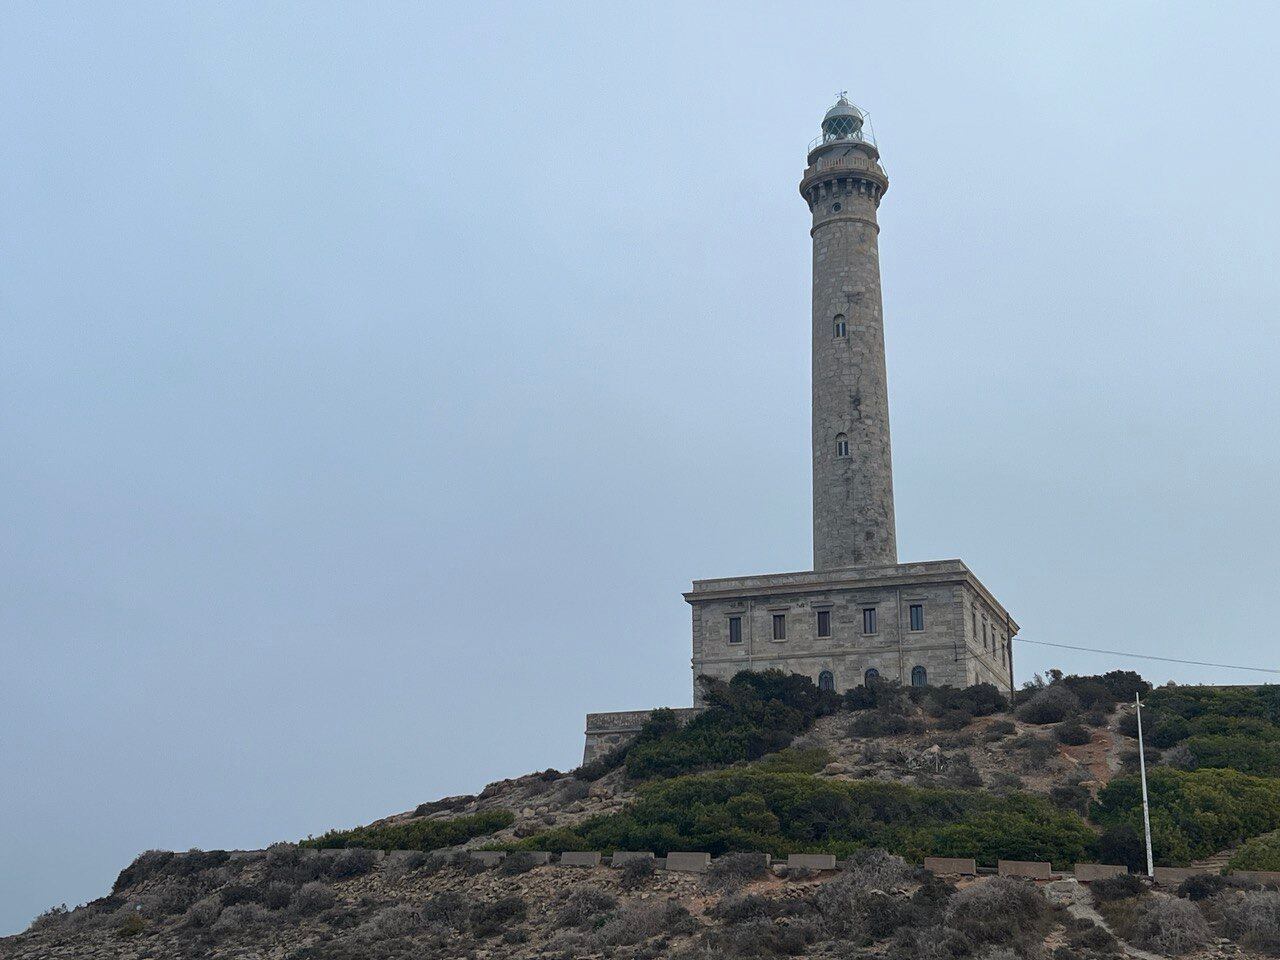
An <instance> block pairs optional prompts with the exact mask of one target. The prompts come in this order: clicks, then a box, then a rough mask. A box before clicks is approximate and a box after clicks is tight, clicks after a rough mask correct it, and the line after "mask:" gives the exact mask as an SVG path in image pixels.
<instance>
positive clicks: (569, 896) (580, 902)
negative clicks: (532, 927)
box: [556, 884, 618, 927]
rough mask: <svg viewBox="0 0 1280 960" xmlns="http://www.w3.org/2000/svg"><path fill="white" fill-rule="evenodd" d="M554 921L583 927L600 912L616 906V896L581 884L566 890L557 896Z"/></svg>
mask: <svg viewBox="0 0 1280 960" xmlns="http://www.w3.org/2000/svg"><path fill="white" fill-rule="evenodd" d="M559 905H560V906H559V909H558V910H557V911H556V923H557V924H558V925H559V926H564V927H585V926H589V925H590V924H591V922H592V921H593V920H594V919H595V918H596V917H598V916H600V914H602V913H608V912H609V911H610V910H613V909H615V908H616V907H617V906H618V898H617V897H615V896H613V895H612V894H610V893H607V892H605V891H604V890H601V889H600V888H599V887H593V886H590V885H586V884H584V885H581V886H577V887H573V888H571V889H569V890H566V891H565V892H564V893H563V894H561V895H560V897H559Z"/></svg>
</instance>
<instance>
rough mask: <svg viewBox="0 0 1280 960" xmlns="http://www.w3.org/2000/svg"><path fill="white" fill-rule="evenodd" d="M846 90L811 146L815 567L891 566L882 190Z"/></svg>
mask: <svg viewBox="0 0 1280 960" xmlns="http://www.w3.org/2000/svg"><path fill="white" fill-rule="evenodd" d="M879 161H880V152H879V151H878V150H877V149H876V145H875V143H874V142H872V140H871V139H870V138H869V137H868V135H867V133H866V132H865V130H864V120H863V116H862V113H861V111H859V110H858V108H857V107H855V106H854V105H853V104H852V103H850V102H849V101H848V99H846V98H845V97H844V96H843V95H842V96H841V97H840V99H839V100H838V101H837V102H836V104H835V106H833V107H832V108H831V109H830V110H828V111H827V113H826V116H825V117H823V119H822V134H821V135H820V136H819V137H818V138H817V139H816V140H815V141H814V142H813V143H812V144H810V146H809V156H808V163H807V165H806V168H805V172H804V179H803V180H801V181H800V194H801V196H803V197H804V199H805V201H806V202H807V203H808V204H809V210H810V212H811V213H812V215H813V229H812V230H811V235H812V237H813V567H814V569H815V570H831V569H835V568H839V567H859V566H867V565H872V564H874V565H880V564H892V563H897V562H898V545H897V539H896V536H895V533H894V519H893V466H892V462H891V458H890V449H889V395H888V389H887V386H886V382H885V359H884V318H883V310H882V307H881V299H880V251H879V245H878V239H877V238H878V235H879V233H880V227H879V225H878V224H877V223H876V209H877V208H878V207H879V206H880V198H881V197H882V196H884V192H885V190H887V189H888V187H889V180H888V178H887V177H886V176H885V175H884V170H883V169H881V167H880V162H879Z"/></svg>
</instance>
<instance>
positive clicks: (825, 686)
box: [818, 670, 836, 690]
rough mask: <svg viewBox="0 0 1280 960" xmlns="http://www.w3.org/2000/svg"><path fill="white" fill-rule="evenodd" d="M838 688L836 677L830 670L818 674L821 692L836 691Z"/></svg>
mask: <svg viewBox="0 0 1280 960" xmlns="http://www.w3.org/2000/svg"><path fill="white" fill-rule="evenodd" d="M835 688H836V678H835V675H834V674H833V673H832V672H831V671H830V670H823V671H822V672H821V673H820V674H818V689H819V690H834V689H835Z"/></svg>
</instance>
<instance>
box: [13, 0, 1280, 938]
mask: <svg viewBox="0 0 1280 960" xmlns="http://www.w3.org/2000/svg"><path fill="white" fill-rule="evenodd" d="M690 7H693V8H694V9H690ZM1278 27H1280V21H1278V15H1277V13H1276V8H1275V7H1274V6H1272V5H1270V4H1265V3H1257V4H1229V3H1219V4H1210V5H1206V4H1203V3H1194V4H1193V3H1180V4H1178V3H1123V4H1114V3H1108V4H1099V5H1089V4H1078V3H1073V4H1063V5H1061V6H1059V7H1053V6H1050V5H1048V4H1025V3H1020V2H1018V3H1008V4H994V5H987V4H978V5H975V4H969V3H966V4H955V3H940V4H936V5H935V4H889V5H885V4H882V3H878V4H865V5H864V4H860V3H846V4H843V5H839V6H837V7H830V8H823V9H821V10H817V9H808V10H801V9H798V8H796V7H795V6H794V5H791V4H778V5H776V6H772V5H770V6H758V5H751V4H747V5H743V4H741V3H734V4H723V5H721V4H710V3H707V4H697V5H690V4H671V5H663V4H657V5H641V6H636V5H635V4H625V5H609V4H595V3H593V4H585V3H584V4H581V5H573V6H569V5H553V4H536V5H534V4H530V5H527V6H514V5H510V6H509V5H499V6H489V7H485V6H483V5H479V4H465V5H458V6H453V7H449V6H446V5H444V4H418V3H407V4H403V5H393V4H385V3H377V4H366V3H361V4H350V5H332V6H330V5H324V4H320V3H306V4H295V5H287V4H269V5H268V4H260V3H220V4H171V3H155V4H146V3H141V2H138V3H130V4H88V3H73V4H58V5H55V4H46V3H10V4H5V5H4V7H3V10H2V11H0V130H2V131H3V133H2V134H0V642H2V643H3V664H2V665H3V669H2V670H0V761H2V763H0V768H2V770H3V774H2V775H3V787H2V789H0V933H3V932H11V931H16V930H17V929H19V928H21V927H23V926H25V924H26V923H27V922H28V921H29V920H30V919H31V918H32V917H33V916H34V915H35V914H36V913H37V912H39V911H40V910H42V909H44V908H46V907H48V906H50V905H51V904H54V903H59V902H62V901H66V902H67V903H69V904H72V905H74V904H75V903H77V902H80V901H84V900H87V899H89V898H91V897H95V896H100V895H102V894H104V893H106V892H107V890H108V889H109V887H110V884H111V881H112V879H113V878H114V877H115V874H116V872H117V871H118V870H119V869H120V868H121V867H123V866H124V865H125V864H126V863H128V862H129V860H131V859H132V858H133V857H134V856H135V855H136V854H137V853H138V852H139V851H141V850H143V849H146V848H151V847H162V848H171V849H186V848H189V847H193V846H199V847H204V848H212V847H231V848H235V847H256V846H261V845H264V844H267V843H269V842H272V841H275V840H280V839H296V838H299V837H304V836H306V835H308V834H310V833H318V832H321V831H323V830H325V829H326V828H329V827H333V826H349V825H352V824H355V823H358V822H364V821H368V820H370V819H372V818H375V817H378V816H381V815H384V814H387V813H390V812H393V811H399V810H404V809H406V808H409V807H412V806H414V805H415V804H417V803H419V802H421V801H423V800H428V799H432V798H436V797H439V796H441V795H445V794H454V793H461V792H473V791H476V790H479V789H480V788H481V787H483V786H484V784H485V783H486V782H488V781H490V780H494V779H497V778H500V777H503V776H510V775H516V774H519V773H523V772H527V771H529V770H533V769H540V768H544V767H548V766H555V767H560V768H569V767H572V766H574V765H575V763H576V762H577V761H578V760H579V758H580V754H581V749H582V725H583V715H584V714H585V713H586V712H588V711H592V710H602V709H625V708H641V707H649V706H653V705H659V704H671V705H680V704H688V703H689V702H690V695H691V691H690V677H689V614H688V607H687V606H686V604H685V603H684V602H683V600H682V599H681V597H680V593H681V592H682V591H683V590H686V589H688V586H689V582H690V580H691V579H693V578H702V577H714V576H727V575H732V574H744V573H765V572H775V571H783V570H800V569H807V568H808V567H809V566H810V560H811V553H810V551H811V543H810V520H809V511H810V489H809V484H810V476H809V470H810V466H809V454H808V445H809V406H808V405H809V332H808V331H809V282H810V280H809V257H810V249H809V236H808V212H807V210H806V208H805V205H804V203H803V202H802V200H801V199H800V197H799V195H798V193H797V191H796V184H797V183H798V181H799V178H800V175H801V172H802V168H803V165H804V154H805V146H806V144H807V143H808V142H809V140H810V139H811V138H812V137H813V136H814V135H816V133H817V132H818V131H817V125H818V121H819V119H820V118H821V116H822V113H823V111H824V110H825V109H826V108H827V107H828V106H829V105H830V104H831V102H832V101H833V100H834V97H835V94H836V93H837V91H839V90H842V89H847V90H849V93H850V96H851V97H852V99H854V100H855V102H857V103H859V104H860V105H862V106H863V107H864V108H865V109H866V110H868V111H869V112H870V114H871V117H872V122H873V123H874V126H875V132H876V134H877V135H878V137H879V140H880V145H881V149H882V152H883V156H884V162H885V166H886V168H887V170H888V173H889V176H890V179H891V184H892V185H891V187H890V190H889V193H888V195H887V197H886V198H885V201H884V204H883V206H882V207H881V215H880V220H881V225H882V230H883V232H882V235H881V255H882V263H883V271H884V289H885V317H886V335H887V340H888V365H889V386H890V402H891V407H892V416H893V441H894V468H895V471H896V474H895V481H896V484H895V485H896V491H897V515H898V541H899V546H900V551H901V554H902V558H903V559H904V560H931V559H939V558H948V557H961V558H963V559H964V560H965V561H966V562H968V563H969V565H970V566H971V567H972V568H973V569H974V570H975V571H976V573H977V574H978V576H979V577H981V578H982V580H983V581H984V582H985V583H986V584H987V586H989V587H990V588H991V589H992V591H993V592H994V593H995V594H996V595H997V596H998V597H999V598H1000V599H1001V600H1002V601H1003V602H1004V603H1005V604H1007V606H1008V607H1009V609H1010V611H1011V612H1012V613H1013V615H1014V616H1015V617H1016V618H1017V619H1018V620H1019V621H1020V622H1021V623H1022V625H1023V636H1024V637H1025V638H1027V639H1028V640H1042V641H1049V642H1054V643H1068V644H1080V645H1085V646H1099V647H1104V648H1108V649H1122V650H1130V651H1134V652H1145V653H1154V654H1160V655H1165V656H1173V657H1184V658H1189V659H1199V660H1213V661H1225V662H1238V663H1242V664H1255V665H1262V666H1270V667H1275V666H1277V665H1278V664H1277V650H1278V649H1280V644H1277V638H1276V634H1275V628H1276V623H1277V610H1276V605H1277V601H1276V597H1277V595H1278V594H1280V573H1278V572H1277V564H1276V561H1275V554H1276V542H1277V540H1278V539H1280V536H1278V534H1280V498H1278V497H1277V474H1278V472H1280V470H1278V468H1280V440H1278V438H1277V430H1276V424H1277V422H1280V391H1277V388H1276V384H1277V381H1278V380H1280V351H1278V350H1277V304H1278V303H1280V279H1278V276H1280V274H1278V273H1277V270H1276V264H1277V262H1278V260H1280V228H1278V227H1277V223H1280V200H1278V199H1277V197H1278V196H1280V191H1277V184H1276V178H1277V177H1276V174H1277V169H1280V167H1278V166H1277V156H1278V155H1280V127H1278V125H1277V123H1276V116H1275V114H1276V111H1275V100H1276V95H1277V90H1278V88H1280V67H1278V65H1277V64H1278V61H1277V58H1276V48H1277V40H1278V33H1280V31H1278V30H1277V28H1278ZM1016 655H1017V664H1018V678H1019V679H1020V680H1022V679H1026V678H1028V677H1029V676H1030V675H1031V673H1032V672H1033V671H1036V670H1043V669H1045V668H1047V667H1050V666H1053V665H1060V666H1062V667H1064V668H1066V669H1068V670H1072V671H1088V672H1092V671H1099V670H1105V669H1110V668H1113V667H1135V666H1137V667H1138V668H1139V669H1141V670H1143V672H1144V673H1145V674H1146V675H1147V676H1149V677H1151V678H1152V679H1155V680H1158V681H1163V680H1166V679H1169V678H1174V679H1176V680H1178V681H1179V682H1243V681H1247V680H1251V679H1254V677H1253V676H1251V675H1249V674H1241V673H1238V672H1232V671H1228V670H1222V669H1213V668H1204V667H1177V666H1173V665H1163V664H1146V665H1141V662H1140V661H1130V660H1120V659H1117V658H1114V657H1104V656H1095V655H1089V654H1082V653H1071V652H1069V651H1062V650H1053V649H1051V648H1044V647H1033V646H1029V645H1026V644H1022V645H1020V646H1019V647H1018V649H1017V651H1016Z"/></svg>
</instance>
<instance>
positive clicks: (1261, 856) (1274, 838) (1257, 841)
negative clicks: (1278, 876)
mask: <svg viewBox="0 0 1280 960" xmlns="http://www.w3.org/2000/svg"><path fill="white" fill-rule="evenodd" d="M1230 866H1231V867H1232V868H1233V869H1235V870H1280V831H1277V832H1275V833H1268V834H1265V835H1263V836H1261V837H1254V838H1253V839H1252V840H1248V841H1246V842H1245V844H1244V846H1242V847H1241V848H1240V849H1239V850H1237V851H1236V852H1235V856H1233V857H1232V858H1231V864H1230Z"/></svg>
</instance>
